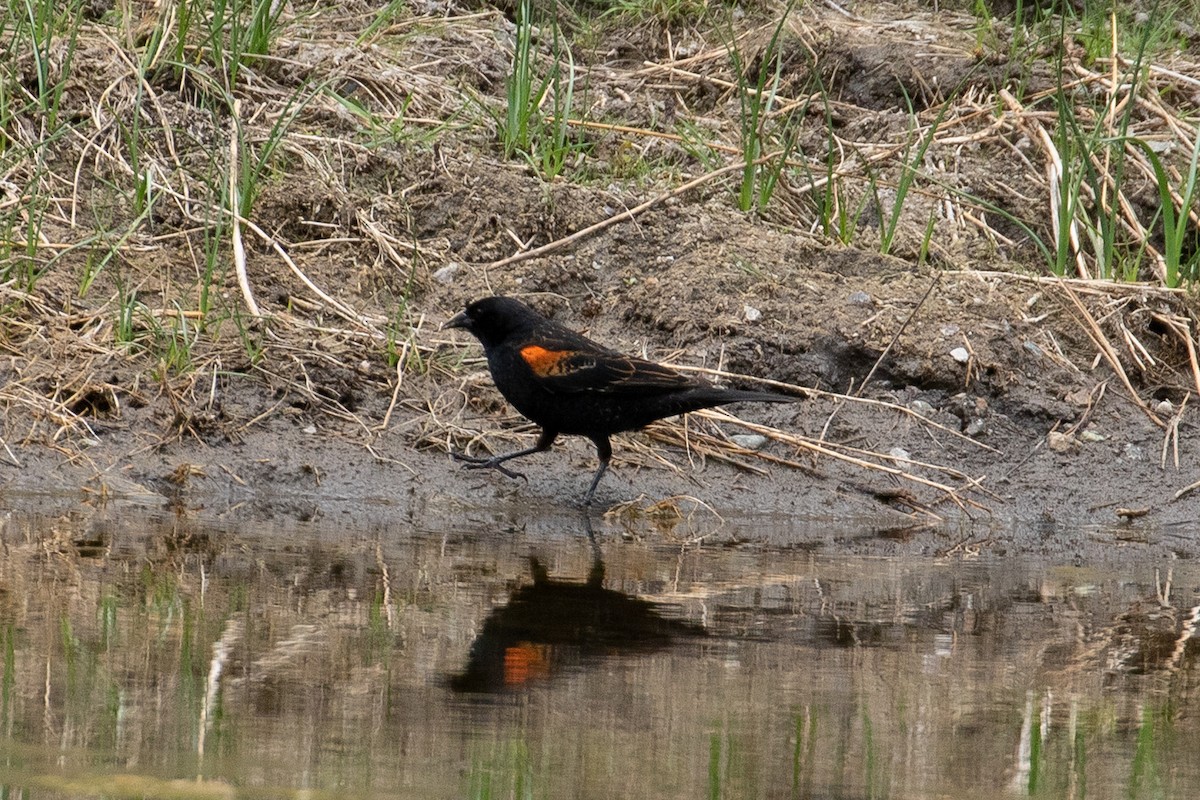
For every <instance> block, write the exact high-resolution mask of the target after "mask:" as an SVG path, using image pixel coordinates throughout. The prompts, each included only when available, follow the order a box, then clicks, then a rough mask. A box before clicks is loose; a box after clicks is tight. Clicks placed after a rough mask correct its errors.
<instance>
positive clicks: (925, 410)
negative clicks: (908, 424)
mask: <svg viewBox="0 0 1200 800" xmlns="http://www.w3.org/2000/svg"><path fill="white" fill-rule="evenodd" d="M908 408H909V410H911V411H915V412H916V413H918V414H920V415H921V416H922V417H932V416H933V413H934V411H935V409H934V407H933V406H931V405H929V403H926V402H925V401H924V400H913V401H912V402H911V403H909V404H908Z"/></svg>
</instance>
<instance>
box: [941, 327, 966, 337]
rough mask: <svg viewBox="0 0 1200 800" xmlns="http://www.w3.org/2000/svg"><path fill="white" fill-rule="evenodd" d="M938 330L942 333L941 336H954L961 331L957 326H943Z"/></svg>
mask: <svg viewBox="0 0 1200 800" xmlns="http://www.w3.org/2000/svg"><path fill="white" fill-rule="evenodd" d="M940 330H941V332H942V336H954V335H956V334H957V333H958V332H959V331H960V330H962V329H961V328H959V327H958V326H957V325H943V326H942V327H941V328H940Z"/></svg>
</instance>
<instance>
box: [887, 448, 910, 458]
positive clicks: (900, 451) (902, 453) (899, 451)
mask: <svg viewBox="0 0 1200 800" xmlns="http://www.w3.org/2000/svg"><path fill="white" fill-rule="evenodd" d="M888 455H889V456H891V457H892V458H894V459H896V460H897V461H912V456H910V455H909V454H908V451H907V450H905V449H904V448H903V447H893V448H892V449H891V450H888Z"/></svg>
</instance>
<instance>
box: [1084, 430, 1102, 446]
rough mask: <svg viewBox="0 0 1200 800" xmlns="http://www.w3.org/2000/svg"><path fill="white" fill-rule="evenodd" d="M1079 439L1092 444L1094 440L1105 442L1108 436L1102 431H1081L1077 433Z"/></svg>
mask: <svg viewBox="0 0 1200 800" xmlns="http://www.w3.org/2000/svg"><path fill="white" fill-rule="evenodd" d="M1079 441H1081V442H1084V443H1086V444H1092V443H1094V442H1107V441H1108V437H1107V436H1105V435H1104V434H1103V433H1098V432H1096V431H1084V432H1083V433H1081V434H1079Z"/></svg>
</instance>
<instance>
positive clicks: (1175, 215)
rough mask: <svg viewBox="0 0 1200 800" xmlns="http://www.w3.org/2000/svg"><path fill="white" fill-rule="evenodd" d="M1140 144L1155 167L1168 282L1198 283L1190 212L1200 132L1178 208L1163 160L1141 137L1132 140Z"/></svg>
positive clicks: (1199, 265)
mask: <svg viewBox="0 0 1200 800" xmlns="http://www.w3.org/2000/svg"><path fill="white" fill-rule="evenodd" d="M1130 141H1132V142H1133V143H1134V144H1135V145H1137V146H1139V147H1141V149H1142V151H1143V152H1144V153H1145V154H1146V158H1147V159H1148V160H1149V161H1150V165H1151V167H1153V169H1154V180H1155V184H1156V185H1157V188H1158V197H1159V202H1160V203H1161V210H1160V211H1159V213H1158V216H1157V218H1161V219H1162V226H1163V253H1162V256H1163V264H1164V267H1165V270H1166V284H1167V286H1168V287H1170V288H1172V289H1174V288H1176V287H1178V286H1179V285H1180V284H1181V283H1183V282H1184V281H1187V282H1189V283H1195V282H1196V281H1198V280H1200V247H1196V246H1195V245H1196V244H1197V242H1196V238H1197V235H1196V229H1195V226H1194V225H1193V223H1192V220H1191V217H1190V215H1189V211H1190V209H1192V208H1193V206H1194V202H1195V200H1196V172H1197V165H1198V160H1200V135H1197V136H1196V142H1195V144H1194V145H1193V146H1192V157H1191V160H1190V161H1189V162H1188V167H1187V172H1186V173H1185V174H1184V175H1183V185H1182V186H1180V187H1179V197H1180V203H1179V211H1178V212H1176V210H1175V198H1174V197H1173V196H1172V192H1171V190H1172V188H1173V187H1172V183H1171V179H1170V177H1169V176H1168V174H1167V170H1166V168H1165V167H1164V166H1163V163H1162V159H1161V158H1159V157H1158V153H1156V152H1154V150H1153V149H1152V148H1151V147H1150V145H1149V144H1147V143H1146V142H1144V141H1142V140H1141V139H1131V140H1130ZM1189 238H1190V240H1191V242H1192V244H1193V247H1192V251H1191V253H1190V254H1189V255H1188V256H1187V257H1186V258H1185V257H1184V245H1185V244H1186V243H1187V242H1188V241H1189Z"/></svg>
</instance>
